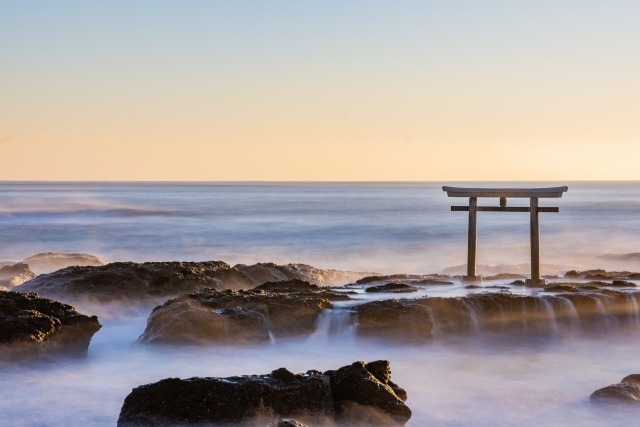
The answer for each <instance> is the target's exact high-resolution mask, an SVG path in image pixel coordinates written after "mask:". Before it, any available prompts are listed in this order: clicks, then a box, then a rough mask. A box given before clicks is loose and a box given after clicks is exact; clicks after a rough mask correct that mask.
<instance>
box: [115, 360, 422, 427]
mask: <svg viewBox="0 0 640 427" xmlns="http://www.w3.org/2000/svg"><path fill="white" fill-rule="evenodd" d="M371 365H373V367H372V369H376V370H377V371H380V370H381V366H383V365H384V369H383V370H384V371H385V372H387V371H389V362H388V361H376V362H372V363H370V364H365V363H364V362H356V363H354V364H352V365H349V366H344V367H342V368H340V369H338V370H336V371H327V372H325V373H322V372H320V371H317V370H310V371H307V372H306V373H304V374H294V373H292V372H289V371H288V370H287V369H285V368H280V369H276V370H275V371H273V372H271V374H267V375H250V376H241V377H229V378H211V377H209V378H189V379H185V380H182V379H179V378H168V379H164V380H161V381H159V382H157V383H153V384H147V385H143V386H140V387H137V388H134V389H133V390H132V392H131V393H130V394H129V395H128V396H127V397H126V399H125V401H124V404H123V405H122V409H121V411H120V417H119V418H118V427H134V426H168V425H183V424H215V425H229V424H234V425H242V424H251V425H257V424H258V423H263V425H264V424H266V423H268V422H275V425H277V426H300V425H302V424H301V423H300V422H297V421H294V420H290V419H288V420H280V421H276V420H278V419H280V418H282V417H287V418H289V417H294V418H296V420H301V421H302V422H304V423H310V424H324V423H327V422H329V423H331V422H333V421H334V420H337V421H339V422H341V421H345V422H348V423H350V424H360V425H362V424H366V425H371V424H391V425H404V424H406V422H407V421H408V420H409V418H411V410H410V409H409V407H408V406H406V404H405V403H404V400H405V399H406V394H405V395H404V396H405V397H404V398H401V397H400V396H398V395H397V394H396V393H395V392H394V390H393V389H392V388H391V387H390V386H389V382H390V371H389V379H388V380H387V381H386V382H385V381H384V380H386V379H387V378H386V377H384V376H383V377H382V379H383V381H381V380H380V379H378V378H377V377H376V376H375V375H374V374H373V373H372V372H370V371H369V370H368V368H367V367H368V366H371ZM272 425H274V424H272Z"/></svg>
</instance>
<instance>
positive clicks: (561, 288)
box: [543, 284, 580, 292]
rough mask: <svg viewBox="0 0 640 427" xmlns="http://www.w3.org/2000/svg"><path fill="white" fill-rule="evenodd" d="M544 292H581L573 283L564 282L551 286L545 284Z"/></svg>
mask: <svg viewBox="0 0 640 427" xmlns="http://www.w3.org/2000/svg"><path fill="white" fill-rule="evenodd" d="M543 291H544V292H580V291H579V290H578V288H576V287H575V286H571V285H563V284H552V285H549V286H545V287H544V289H543Z"/></svg>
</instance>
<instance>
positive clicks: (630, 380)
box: [590, 374, 640, 407]
mask: <svg viewBox="0 0 640 427" xmlns="http://www.w3.org/2000/svg"><path fill="white" fill-rule="evenodd" d="M590 400H591V403H596V404H609V405H633V406H637V405H640V374H632V375H627V376H626V377H624V378H623V379H622V381H620V382H619V383H618V384H612V385H610V386H607V387H604V388H601V389H599V390H596V391H594V392H593V393H592V394H591V397H590ZM639 407H640V406H639Z"/></svg>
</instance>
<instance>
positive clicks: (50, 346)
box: [0, 291, 101, 358]
mask: <svg viewBox="0 0 640 427" xmlns="http://www.w3.org/2000/svg"><path fill="white" fill-rule="evenodd" d="M100 328H101V326H100V323H99V322H98V318H97V317H96V316H92V317H89V316H85V315H83V314H80V313H78V312H77V311H76V309H75V308H73V307H71V306H70V305H67V304H62V303H60V302H57V301H52V300H49V299H45V298H40V297H39V296H38V294H35V293H22V292H4V291H0V355H1V356H3V358H20V357H29V356H37V355H43V354H64V355H69V356H84V355H85V354H86V353H87V348H88V347H89V343H90V342H91V338H92V337H93V334H95V333H96V332H98V330H100Z"/></svg>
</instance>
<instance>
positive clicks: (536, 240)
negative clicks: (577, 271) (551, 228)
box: [442, 186, 569, 286]
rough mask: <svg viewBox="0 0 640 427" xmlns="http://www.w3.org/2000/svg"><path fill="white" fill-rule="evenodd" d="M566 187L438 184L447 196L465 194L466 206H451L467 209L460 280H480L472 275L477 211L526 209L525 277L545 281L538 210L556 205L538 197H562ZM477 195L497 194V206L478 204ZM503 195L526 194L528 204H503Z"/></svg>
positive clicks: (534, 281) (538, 282)
mask: <svg viewBox="0 0 640 427" xmlns="http://www.w3.org/2000/svg"><path fill="white" fill-rule="evenodd" d="M568 189H569V187H550V188H460V187H447V186H444V187H442V190H443V191H446V192H447V195H448V196H449V197H468V198H469V206H451V210H452V211H458V212H459V211H469V243H468V248H467V275H466V276H464V277H463V280H464V281H481V280H482V278H481V277H480V276H478V275H476V251H477V246H478V217H477V212H529V214H530V232H531V278H530V279H527V280H526V284H527V285H529V286H541V285H544V284H546V281H545V279H542V278H541V277H540V226H539V223H538V213H539V212H559V211H560V209H559V208H557V207H553V208H541V207H539V206H538V198H540V197H542V198H549V197H553V198H558V197H562V194H563V193H565V192H566V191H567V190H568ZM478 197H499V198H500V206H478ZM507 197H516V198H529V200H530V205H529V207H528V208H526V207H507Z"/></svg>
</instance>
